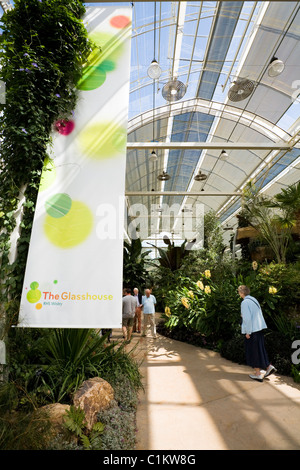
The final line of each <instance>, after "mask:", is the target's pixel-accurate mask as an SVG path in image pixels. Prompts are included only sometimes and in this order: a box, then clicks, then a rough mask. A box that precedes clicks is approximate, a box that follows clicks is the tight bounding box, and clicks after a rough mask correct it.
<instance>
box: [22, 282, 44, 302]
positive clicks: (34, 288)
mask: <svg viewBox="0 0 300 470" xmlns="http://www.w3.org/2000/svg"><path fill="white" fill-rule="evenodd" d="M38 287H39V284H38V282H32V283H31V284H30V291H28V292H27V296H26V297H27V300H28V302H30V303H31V304H35V303H36V302H38V301H39V300H40V298H41V296H42V293H41V291H40V290H39V289H38Z"/></svg>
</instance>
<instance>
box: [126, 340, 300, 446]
mask: <svg viewBox="0 0 300 470" xmlns="http://www.w3.org/2000/svg"><path fill="white" fill-rule="evenodd" d="M133 345H137V347H136V349H135V350H134V354H135V355H136V357H137V358H138V359H139V360H142V365H141V372H142V374H143V382H144V387H145V390H144V391H142V392H141V393H140V403H139V406H138V409H137V428H138V433H137V449H138V450H299V449H300V384H296V383H295V382H294V381H293V379H292V378H289V377H284V376H279V375H277V376H275V375H271V376H270V377H269V378H267V379H265V380H264V382H263V383H257V382H254V381H252V380H251V379H250V378H249V377H248V375H249V373H251V372H252V371H251V369H250V370H249V368H248V367H247V366H243V365H238V364H235V363H233V362H231V361H228V360H226V359H224V358H222V357H221V356H220V355H219V354H218V353H215V352H213V351H209V350H206V349H202V348H199V347H196V346H192V345H189V344H185V343H182V342H180V341H175V340H171V339H169V338H165V337H163V336H160V335H158V337H157V339H153V338H151V337H146V338H142V337H141V335H139V334H136V333H135V334H134V335H133V339H132V342H131V343H130V344H129V345H127V346H126V348H127V349H128V350H130V349H131V348H132V346H133Z"/></svg>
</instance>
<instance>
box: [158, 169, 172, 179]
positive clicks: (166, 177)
mask: <svg viewBox="0 0 300 470" xmlns="http://www.w3.org/2000/svg"><path fill="white" fill-rule="evenodd" d="M157 179H158V180H159V181H167V180H169V179H170V175H168V173H166V172H165V171H163V172H162V174H161V175H158V177H157Z"/></svg>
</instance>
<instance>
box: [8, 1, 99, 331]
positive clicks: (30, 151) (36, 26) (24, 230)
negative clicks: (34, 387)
mask: <svg viewBox="0 0 300 470" xmlns="http://www.w3.org/2000/svg"><path fill="white" fill-rule="evenodd" d="M84 13H85V7H84V5H83V4H82V2H81V1H79V0H63V1H61V0H16V1H15V3H14V9H13V10H11V11H8V12H7V13H5V14H4V15H3V16H2V18H1V23H2V24H1V28H2V30H3V33H2V36H1V37H0V50H1V52H0V67H1V71H0V79H1V80H2V81H3V82H5V88H6V93H5V104H2V105H0V110H1V115H2V117H1V123H0V178H1V185H0V253H1V258H0V283H1V284H0V301H1V305H2V315H3V314H4V312H5V316H6V317H8V318H10V321H12V318H11V317H12V315H16V314H17V312H18V307H19V300H20V295H21V290H22V284H23V277H24V271H25V264H26V259H27V251H28V246H29V240H30V233H31V227H32V220H33V214H34V208H35V202H36V197H37V192H38V187H39V182H40V176H41V172H42V169H43V165H44V161H45V159H46V158H48V157H49V156H48V151H49V149H50V148H51V134H52V132H53V130H54V123H55V122H56V121H57V120H60V119H68V118H69V117H70V116H71V113H72V112H73V110H74V109H75V106H76V102H77V91H76V83H77V82H78V80H79V79H80V77H81V76H82V69H83V65H84V63H85V62H86V60H87V57H88V55H89V54H90V52H91V50H92V44H91V42H90V40H89V39H88V36H87V31H86V28H85V27H84V24H83V22H82V17H83V15H84ZM21 188H23V189H24V196H25V197H24V200H23V202H22V205H23V207H22V209H23V217H22V222H21V225H20V230H21V232H20V238H19V240H18V246H17V259H16V261H15V262H13V263H10V261H9V251H10V248H11V247H10V245H11V243H10V237H11V234H12V232H13V230H14V227H15V224H16V220H15V213H16V210H17V208H18V205H19V194H20V190H21ZM0 317H1V312H0ZM0 320H1V318H0ZM0 333H1V332H0ZM2 335H3V332H2ZM0 339H1V337H0Z"/></svg>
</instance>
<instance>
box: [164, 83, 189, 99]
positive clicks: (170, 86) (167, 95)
mask: <svg viewBox="0 0 300 470" xmlns="http://www.w3.org/2000/svg"><path fill="white" fill-rule="evenodd" d="M185 93H186V86H185V85H184V83H182V82H180V81H179V80H170V81H169V82H168V83H166V84H165V86H164V87H163V89H162V95H163V98H164V99H165V100H166V101H178V100H180V99H181V98H183V97H184V95H185Z"/></svg>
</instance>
